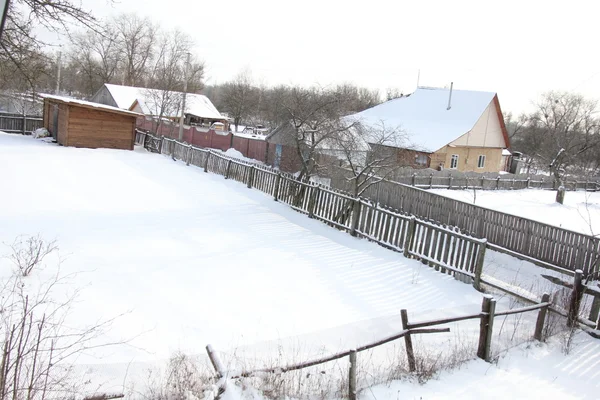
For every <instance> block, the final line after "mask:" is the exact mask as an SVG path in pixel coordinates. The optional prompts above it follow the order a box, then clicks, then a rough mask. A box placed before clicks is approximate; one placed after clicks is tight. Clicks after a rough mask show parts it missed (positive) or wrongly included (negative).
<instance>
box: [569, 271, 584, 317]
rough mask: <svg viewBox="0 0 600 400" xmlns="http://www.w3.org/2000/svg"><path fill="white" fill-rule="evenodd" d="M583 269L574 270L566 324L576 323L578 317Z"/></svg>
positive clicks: (581, 294)
mask: <svg viewBox="0 0 600 400" xmlns="http://www.w3.org/2000/svg"><path fill="white" fill-rule="evenodd" d="M583 289H584V287H583V271H582V270H580V269H578V270H576V271H575V277H574V278H573V290H572V291H571V297H570V299H569V313H568V315H567V326H568V327H573V326H576V325H577V318H578V317H579V307H580V306H581V298H582V297H583Z"/></svg>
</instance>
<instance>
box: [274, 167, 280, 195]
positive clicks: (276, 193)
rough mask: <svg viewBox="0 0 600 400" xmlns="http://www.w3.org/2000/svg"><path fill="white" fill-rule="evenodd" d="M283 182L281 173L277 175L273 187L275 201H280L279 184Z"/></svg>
mask: <svg viewBox="0 0 600 400" xmlns="http://www.w3.org/2000/svg"><path fill="white" fill-rule="evenodd" d="M280 181H281V172H278V173H277V175H275V185H274V186H273V200H275V201H278V200H279V182H280Z"/></svg>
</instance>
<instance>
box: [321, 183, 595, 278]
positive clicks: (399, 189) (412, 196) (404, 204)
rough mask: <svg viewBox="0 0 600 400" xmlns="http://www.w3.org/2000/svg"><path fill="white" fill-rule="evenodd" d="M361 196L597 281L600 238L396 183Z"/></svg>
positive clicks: (347, 186) (381, 185) (338, 186)
mask: <svg viewBox="0 0 600 400" xmlns="http://www.w3.org/2000/svg"><path fill="white" fill-rule="evenodd" d="M331 185H332V187H335V188H336V189H341V190H351V189H352V188H351V187H350V185H351V183H349V182H348V181H347V180H345V179H332V181H331ZM363 196H365V197H367V198H369V199H371V201H373V202H374V203H376V204H385V205H386V206H387V207H391V208H393V209H397V210H400V211H401V212H402V213H405V214H412V215H415V216H417V217H418V218H422V219H425V220H428V221H435V222H436V223H438V224H443V225H447V226H454V227H457V228H459V229H460V231H461V232H463V233H467V234H468V235H471V236H473V237H477V238H486V239H487V240H488V242H489V243H490V244H491V245H494V246H496V247H499V248H503V249H507V250H509V251H513V252H515V253H519V254H522V255H524V256H527V257H530V258H533V259H536V260H540V261H543V262H545V263H549V264H553V265H556V266H559V267H561V268H564V269H567V270H570V271H574V270H576V269H582V270H583V271H584V274H586V276H587V275H591V276H593V277H599V276H600V266H599V263H600V238H597V237H594V236H591V235H585V234H582V233H579V232H574V231H570V230H568V229H564V228H559V227H556V226H553V225H549V224H545V223H543V222H539V221H534V220H531V219H527V218H523V217H518V216H515V215H511V214H506V213H503V212H500V211H496V210H492V209H488V208H485V207H481V206H477V205H473V204H469V203H465V202H463V201H460V200H454V199H451V198H448V197H444V196H441V195H438V194H435V193H431V192H428V191H426V190H423V189H419V188H416V187H412V186H409V185H404V184H401V183H397V182H390V181H382V182H379V183H378V184H376V185H372V186H371V187H369V188H368V189H367V190H366V191H365V192H364V193H363Z"/></svg>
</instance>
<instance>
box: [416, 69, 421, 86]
mask: <svg viewBox="0 0 600 400" xmlns="http://www.w3.org/2000/svg"><path fill="white" fill-rule="evenodd" d="M420 80H421V68H419V72H417V89H418V88H419V81H420Z"/></svg>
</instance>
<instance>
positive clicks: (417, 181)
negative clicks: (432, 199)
mask: <svg viewBox="0 0 600 400" xmlns="http://www.w3.org/2000/svg"><path fill="white" fill-rule="evenodd" d="M391 180H393V181H394V182H397V183H402V184H404V185H410V186H414V187H418V188H421V189H476V190H518V189H547V190H556V189H558V183H557V181H556V180H555V179H554V178H553V177H550V176H548V177H537V178H534V179H531V178H530V177H527V178H521V177H519V178H514V177H506V178H505V177H500V176H498V177H487V176H484V175H481V176H465V175H464V174H462V175H459V176H453V175H452V174H449V175H447V176H436V175H435V174H433V173H430V174H429V175H428V176H427V175H418V174H416V173H413V174H412V175H410V176H396V177H394V178H393V179H391ZM563 186H564V187H565V188H566V189H567V190H586V191H589V192H596V191H598V190H600V184H599V183H598V182H597V181H596V180H578V179H575V178H570V177H566V178H565V180H564V182H563Z"/></svg>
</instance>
